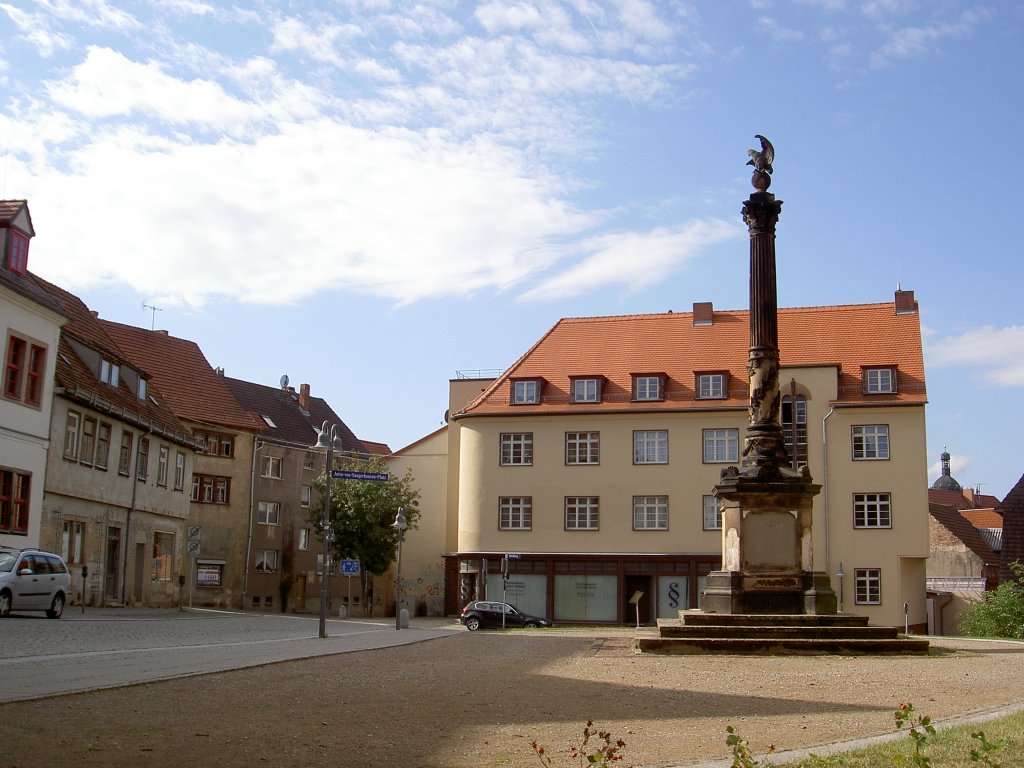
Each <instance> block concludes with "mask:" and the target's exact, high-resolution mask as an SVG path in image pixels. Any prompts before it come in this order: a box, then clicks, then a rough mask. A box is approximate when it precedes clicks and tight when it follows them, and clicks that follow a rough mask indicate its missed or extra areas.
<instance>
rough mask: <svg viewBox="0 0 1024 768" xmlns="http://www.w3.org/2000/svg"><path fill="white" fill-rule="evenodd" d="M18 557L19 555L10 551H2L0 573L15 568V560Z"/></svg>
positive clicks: (0, 553)
mask: <svg viewBox="0 0 1024 768" xmlns="http://www.w3.org/2000/svg"><path fill="white" fill-rule="evenodd" d="M17 559H18V557H17V555H13V554H11V553H10V552H0V573H10V572H11V571H12V570H14V562H15V560H17Z"/></svg>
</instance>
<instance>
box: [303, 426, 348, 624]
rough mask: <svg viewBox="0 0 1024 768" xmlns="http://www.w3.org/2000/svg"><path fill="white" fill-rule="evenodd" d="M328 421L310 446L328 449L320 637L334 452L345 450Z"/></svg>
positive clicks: (324, 619) (324, 620)
mask: <svg viewBox="0 0 1024 768" xmlns="http://www.w3.org/2000/svg"><path fill="white" fill-rule="evenodd" d="M327 427H328V423H327V422H326V421H325V422H324V423H323V426H322V427H321V428H320V430H319V431H318V432H317V434H316V445H313V446H310V447H311V448H312V449H313V450H317V451H327V466H326V468H325V470H324V518H323V536H324V554H323V562H322V563H321V568H320V637H327V574H328V571H327V568H328V563H329V562H330V559H331V539H332V538H333V536H332V535H331V534H332V530H331V469H333V467H334V452H335V451H341V450H343V447H342V444H341V438H340V437H338V425H337V424H331V425H330V429H329V430H328V428H327Z"/></svg>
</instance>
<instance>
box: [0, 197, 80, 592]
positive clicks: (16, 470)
mask: <svg viewBox="0 0 1024 768" xmlns="http://www.w3.org/2000/svg"><path fill="white" fill-rule="evenodd" d="M34 236H35V229H34V228H33V226H32V217H31V215H30V213H29V209H28V203H27V202H26V201H25V200H0V333H2V336H0V344H2V345H3V384H2V392H0V546H8V547H15V548H22V547H37V546H39V543H40V538H39V536H40V527H41V522H42V509H43V478H44V477H45V474H46V459H47V453H48V450H49V444H50V409H51V407H52V402H53V372H54V368H55V367H56V361H57V346H58V343H59V341H60V328H61V326H62V325H63V324H64V323H65V322H66V321H67V316H66V315H65V314H64V308H63V307H62V306H61V304H60V302H58V301H55V300H54V299H53V298H52V297H51V296H49V295H47V294H46V293H45V292H43V291H41V290H40V289H39V287H38V286H37V285H36V284H35V282H34V281H33V280H32V274H31V273H30V272H29V271H28V257H29V243H30V240H31V239H32V238H33V237H34ZM2 607H3V606H2V605H0V609H2Z"/></svg>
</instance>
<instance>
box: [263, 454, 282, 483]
mask: <svg viewBox="0 0 1024 768" xmlns="http://www.w3.org/2000/svg"><path fill="white" fill-rule="evenodd" d="M260 466H261V469H260V476H261V477H270V478H274V479H277V480H280V479H281V457H280V456H264V457H263V460H262V462H261V465H260Z"/></svg>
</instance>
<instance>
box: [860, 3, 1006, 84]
mask: <svg viewBox="0 0 1024 768" xmlns="http://www.w3.org/2000/svg"><path fill="white" fill-rule="evenodd" d="M991 16H992V13H991V11H988V10H987V9H984V8H978V9H972V10H968V11H964V12H963V13H962V14H961V15H960V18H959V20H957V21H952V22H934V23H931V24H924V25H919V26H908V27H900V28H896V29H891V30H888V33H887V37H888V39H887V40H886V42H884V43H883V44H882V45H881V46H879V47H878V48H877V49H876V50H875V51H873V52H872V54H871V56H870V57H869V63H870V65H871V67H872V68H874V69H881V68H883V67H885V66H888V65H889V64H891V63H892V61H893V60H894V59H909V58H922V57H924V56H928V55H929V54H931V53H932V51H933V50H934V48H935V46H936V45H938V43H939V42H941V41H942V40H944V39H946V38H950V37H963V36H964V35H967V34H970V33H971V32H972V31H973V29H974V27H975V26H976V25H978V24H979V23H981V22H983V21H986V20H988V19H989V18H991Z"/></svg>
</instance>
